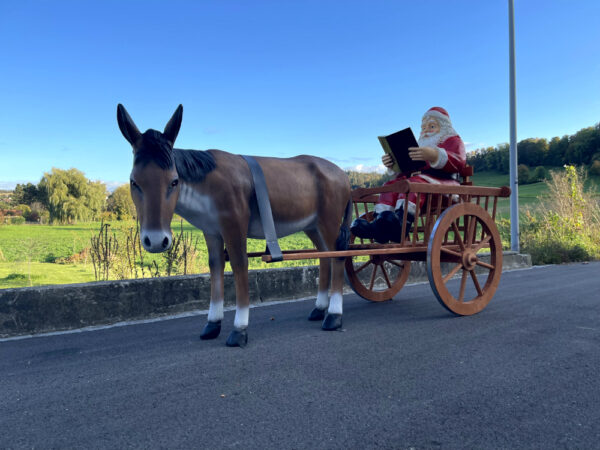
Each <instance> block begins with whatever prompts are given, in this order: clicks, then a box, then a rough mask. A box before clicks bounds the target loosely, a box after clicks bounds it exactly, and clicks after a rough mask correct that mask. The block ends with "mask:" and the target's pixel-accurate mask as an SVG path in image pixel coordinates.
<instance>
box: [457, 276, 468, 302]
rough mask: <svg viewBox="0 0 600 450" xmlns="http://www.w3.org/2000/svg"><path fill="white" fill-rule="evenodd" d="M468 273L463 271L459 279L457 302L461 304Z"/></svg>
mask: <svg viewBox="0 0 600 450" xmlns="http://www.w3.org/2000/svg"><path fill="white" fill-rule="evenodd" d="M467 278H468V271H467V270H463V274H462V278H461V279H460V292H459V294H458V301H459V302H462V301H463V300H464V298H465V288H466V287H467Z"/></svg>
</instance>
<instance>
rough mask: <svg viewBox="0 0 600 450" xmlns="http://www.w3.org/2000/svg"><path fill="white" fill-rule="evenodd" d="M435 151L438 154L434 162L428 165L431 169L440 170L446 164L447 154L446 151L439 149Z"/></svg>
mask: <svg viewBox="0 0 600 450" xmlns="http://www.w3.org/2000/svg"><path fill="white" fill-rule="evenodd" d="M435 149H436V150H437V152H438V155H437V159H436V160H435V162H432V163H429V165H430V166H431V168H433V169H442V168H443V167H444V166H445V165H446V163H447V162H448V153H447V152H446V150H444V149H443V148H440V147H435Z"/></svg>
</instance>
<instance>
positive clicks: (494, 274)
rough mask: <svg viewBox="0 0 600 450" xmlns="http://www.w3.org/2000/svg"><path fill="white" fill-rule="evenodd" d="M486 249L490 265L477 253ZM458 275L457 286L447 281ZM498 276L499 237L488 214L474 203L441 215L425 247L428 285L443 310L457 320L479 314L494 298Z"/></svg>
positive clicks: (500, 259)
mask: <svg viewBox="0 0 600 450" xmlns="http://www.w3.org/2000/svg"><path fill="white" fill-rule="evenodd" d="M486 247H489V249H490V254H489V261H484V260H482V256H483V255H481V254H479V253H478V251H479V250H480V249H482V248H486ZM443 263H447V264H443ZM476 269H477V270H476ZM461 271H462V273H461ZM457 274H458V275H460V282H459V283H458V282H454V281H450V280H451V279H452V278H453V277H454V276H455V275H457ZM501 274H502V243H501V240H500V234H499V233H498V229H497V228H496V224H495V223H494V221H493V220H492V218H491V217H490V215H489V214H488V213H487V211H486V210H484V209H483V208H482V207H480V206H478V205H475V204H473V203H460V204H458V205H454V206H452V207H450V208H448V209H447V210H446V211H444V213H443V214H442V215H441V216H440V217H439V218H438V220H437V222H436V223H435V226H434V228H433V231H432V233H431V238H430V240H429V245H428V247H427V275H428V277H429V284H431V289H432V290H433V293H434V294H435V296H436V297H437V299H438V301H439V302H440V303H441V304H442V306H444V307H445V308H446V309H447V310H448V311H450V312H452V313H454V314H456V315H459V316H468V315H471V314H475V313H478V312H479V311H481V310H482V309H483V308H485V307H486V305H487V304H488V303H489V302H490V300H491V299H492V297H493V296H494V293H495V292H496V288H497V287H498V283H499V282H500V276H501ZM468 280H471V282H470V283H468Z"/></svg>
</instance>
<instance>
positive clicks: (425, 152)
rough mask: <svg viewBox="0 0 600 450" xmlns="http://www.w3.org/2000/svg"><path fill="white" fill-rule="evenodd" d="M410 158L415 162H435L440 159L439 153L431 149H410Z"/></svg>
mask: <svg viewBox="0 0 600 450" xmlns="http://www.w3.org/2000/svg"><path fill="white" fill-rule="evenodd" d="M408 156H410V158H411V159H412V160H413V161H429V162H435V161H437V159H438V152H437V150H436V149H435V148H431V147H409V149H408Z"/></svg>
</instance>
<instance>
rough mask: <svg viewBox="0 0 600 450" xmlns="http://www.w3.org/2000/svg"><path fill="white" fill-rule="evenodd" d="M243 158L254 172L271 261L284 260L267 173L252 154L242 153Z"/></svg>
mask: <svg viewBox="0 0 600 450" xmlns="http://www.w3.org/2000/svg"><path fill="white" fill-rule="evenodd" d="M242 158H244V159H245V160H246V162H247V163H248V167H250V172H251V173H252V180H253V182H254V192H255V194H256V202H257V203H258V212H259V213H260V221H261V223H262V227H263V231H264V233H265V240H266V241H267V250H268V252H269V253H270V255H271V261H283V254H282V253H281V249H280V248H279V242H277V233H275V223H274V222H273V212H272V211H271V201H270V200H269V192H268V191H267V183H266V181H265V174H264V173H263V171H262V168H261V167H260V165H259V164H258V162H257V161H256V159H254V158H253V157H252V156H247V155H242Z"/></svg>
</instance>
